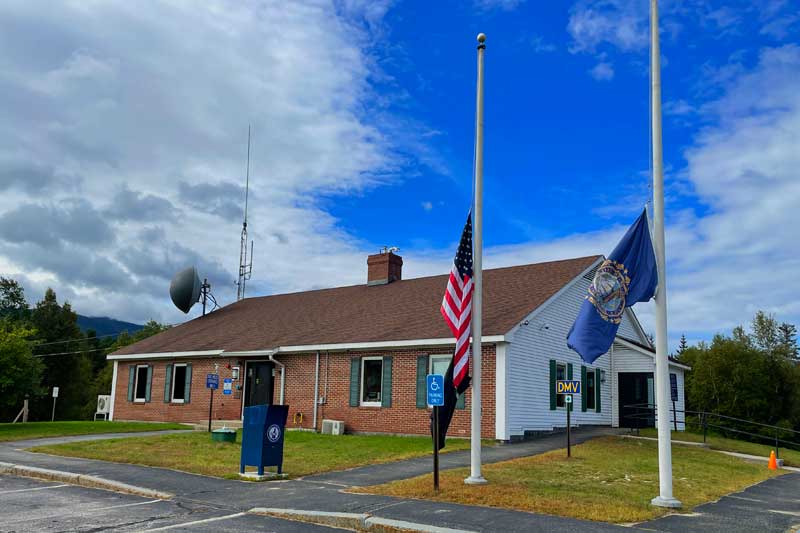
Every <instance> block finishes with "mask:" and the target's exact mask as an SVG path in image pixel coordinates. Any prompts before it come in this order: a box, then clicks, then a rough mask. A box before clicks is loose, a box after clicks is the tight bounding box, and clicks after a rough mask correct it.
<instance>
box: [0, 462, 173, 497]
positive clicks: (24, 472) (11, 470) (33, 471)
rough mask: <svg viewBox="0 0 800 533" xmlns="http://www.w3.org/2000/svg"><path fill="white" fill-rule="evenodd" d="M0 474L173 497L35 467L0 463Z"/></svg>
mask: <svg viewBox="0 0 800 533" xmlns="http://www.w3.org/2000/svg"><path fill="white" fill-rule="evenodd" d="M0 473H2V474H11V475H15V476H22V477H32V478H37V479H44V480H46V481H60V482H62V483H70V484H72V485H79V486H81V487H90V488H99V489H106V490H112V491H115V492H124V493H125V494H134V495H136V496H144V497H145V498H156V499H159V500H169V499H172V498H173V497H174V496H175V495H174V494H170V493H168V492H162V491H160V490H155V489H148V488H145V487H137V486H135V485H128V484H127V483H122V482H120V481H112V480H110V479H104V478H101V477H97V476H90V475H85V474H74V473H72V472H61V471H60V470H48V469H46V468H38V467H35V466H25V465H15V464H12V463H0Z"/></svg>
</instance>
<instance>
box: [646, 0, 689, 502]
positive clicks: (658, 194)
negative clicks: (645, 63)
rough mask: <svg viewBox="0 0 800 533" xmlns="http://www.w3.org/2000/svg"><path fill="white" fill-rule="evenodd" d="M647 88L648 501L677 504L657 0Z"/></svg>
mask: <svg viewBox="0 0 800 533" xmlns="http://www.w3.org/2000/svg"><path fill="white" fill-rule="evenodd" d="M650 42H651V44H650V90H651V97H650V100H651V104H650V105H651V110H650V111H651V113H652V116H651V121H652V126H653V132H652V135H653V138H652V143H653V237H654V241H655V251H656V264H657V266H658V291H657V292H656V297H655V300H656V413H657V414H658V482H659V483H658V484H659V489H660V491H659V495H658V496H657V497H655V498H653V499H652V500H651V502H650V503H652V504H653V505H657V506H659V507H680V506H681V502H679V501H678V500H676V499H675V498H674V497H673V496H672V443H671V442H670V438H671V433H670V424H669V419H670V417H669V401H670V396H669V394H670V392H669V359H668V357H667V271H666V252H665V246H664V162H663V155H662V141H661V52H660V50H659V44H658V0H650Z"/></svg>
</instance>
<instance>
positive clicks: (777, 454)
mask: <svg viewBox="0 0 800 533" xmlns="http://www.w3.org/2000/svg"><path fill="white" fill-rule="evenodd" d="M780 458H781V454H780V452H779V451H778V428H775V459H780Z"/></svg>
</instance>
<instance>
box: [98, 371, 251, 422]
mask: <svg viewBox="0 0 800 533" xmlns="http://www.w3.org/2000/svg"><path fill="white" fill-rule="evenodd" d="M236 361H237V360H236V359H224V358H214V359H186V358H181V359H179V360H169V359H155V360H143V361H134V362H130V361H119V363H118V368H117V387H116V390H115V391H114V420H146V421H155V422H188V423H197V422H203V421H207V420H208V401H209V397H210V395H211V391H210V390H209V389H206V374H209V373H212V372H213V371H214V363H217V364H218V365H219V380H220V385H219V386H220V388H219V390H217V391H215V392H214V407H213V418H214V419H215V420H235V419H238V418H239V417H241V402H242V400H241V395H238V396H240V398H236V396H237V395H236V390H234V394H232V395H230V396H225V395H224V394H222V380H223V379H224V378H229V377H232V376H231V370H230V369H228V368H227V367H226V365H228V364H229V363H230V364H231V365H232V366H235V365H236ZM174 363H192V391H191V396H190V400H189V403H185V404H176V403H165V402H164V381H165V380H166V369H167V365H168V364H174ZM145 364H146V365H152V366H153V377H152V383H151V385H150V387H151V388H150V402H148V403H134V402H129V401H128V375H129V368H130V367H131V366H136V365H145ZM242 376H244V369H242ZM237 383H239V384H241V383H242V380H241V379H240V380H239V381H238V382H234V389H235V386H236V384H237Z"/></svg>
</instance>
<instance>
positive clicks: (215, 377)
mask: <svg viewBox="0 0 800 533" xmlns="http://www.w3.org/2000/svg"><path fill="white" fill-rule="evenodd" d="M206 388H207V389H211V390H217V389H218V388H219V374H207V375H206Z"/></svg>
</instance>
